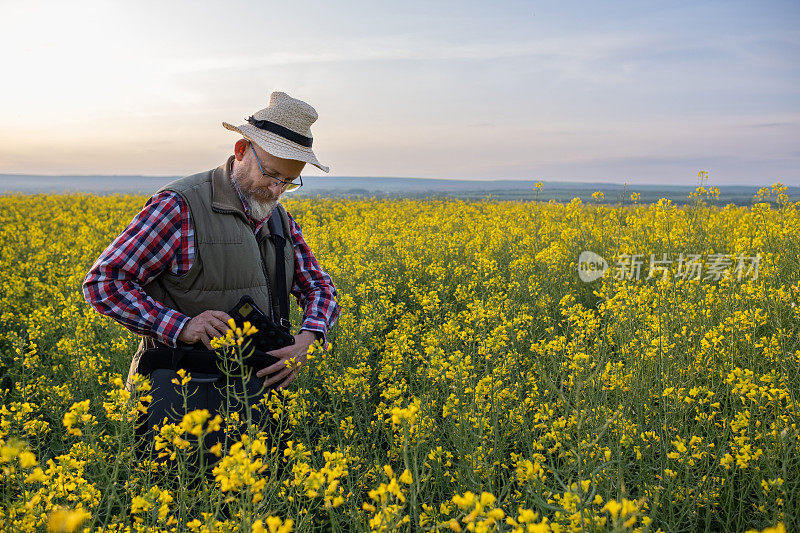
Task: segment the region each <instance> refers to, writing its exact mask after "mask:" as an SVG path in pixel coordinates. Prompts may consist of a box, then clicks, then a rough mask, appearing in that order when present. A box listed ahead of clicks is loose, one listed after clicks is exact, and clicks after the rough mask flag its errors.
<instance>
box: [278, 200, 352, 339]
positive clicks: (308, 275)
mask: <svg viewBox="0 0 800 533" xmlns="http://www.w3.org/2000/svg"><path fill="white" fill-rule="evenodd" d="M287 215H289V230H290V233H291V237H292V243H293V245H294V259H295V269H294V283H293V284H292V290H291V293H292V294H293V295H294V296H295V298H297V304H298V305H299V306H300V308H301V309H303V322H302V324H301V325H300V329H301V330H308V331H313V332H318V333H321V334H322V337H323V344H325V343H326V342H327V333H328V330H329V329H330V328H331V327H333V324H334V323H335V322H336V319H337V318H338V317H339V304H337V303H336V287H334V286H333V280H331V277H330V276H329V275H328V274H327V273H326V272H325V271H324V270H322V267H321V266H320V264H319V262H318V261H317V258H316V257H314V254H313V253H312V252H311V248H309V246H308V244H306V241H305V238H303V232H302V231H301V230H300V226H298V225H297V222H295V221H294V219H293V218H292V215H291V214H289V213H288V212H287Z"/></svg>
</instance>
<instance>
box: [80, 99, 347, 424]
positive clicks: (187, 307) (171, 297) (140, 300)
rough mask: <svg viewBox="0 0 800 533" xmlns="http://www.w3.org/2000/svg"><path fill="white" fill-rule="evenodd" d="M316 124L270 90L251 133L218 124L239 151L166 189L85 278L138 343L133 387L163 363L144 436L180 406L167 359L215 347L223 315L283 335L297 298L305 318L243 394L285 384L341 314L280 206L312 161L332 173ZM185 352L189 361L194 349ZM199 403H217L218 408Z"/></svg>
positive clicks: (94, 297) (303, 106)
mask: <svg viewBox="0 0 800 533" xmlns="http://www.w3.org/2000/svg"><path fill="white" fill-rule="evenodd" d="M316 119H317V112H316V111H315V110H314V108H313V107H311V106H310V105H308V104H307V103H305V102H303V101H301V100H297V99H295V98H292V97H290V96H288V95H287V94H285V93H282V92H274V93H272V95H271V96H270V101H269V105H268V106H267V107H266V108H264V109H262V110H260V111H258V112H257V113H255V114H254V115H253V116H251V117H250V118H248V119H247V123H246V124H242V125H241V126H238V127H237V126H233V125H231V124H228V123H226V122H223V126H224V127H225V128H226V129H228V130H231V131H235V132H237V133H239V134H240V135H242V137H243V138H242V139H240V140H239V141H237V142H236V144H235V145H234V154H233V155H232V156H230V157H229V158H228V160H227V161H226V162H225V163H224V164H223V165H221V166H220V167H218V168H216V169H213V170H209V171H207V172H202V173H200V174H195V175H192V176H188V177H185V178H181V179H179V180H176V181H174V182H172V183H170V184H168V185H166V186H165V187H163V188H162V189H161V190H160V191H159V192H158V193H156V194H155V195H154V196H153V197H151V198H150V200H149V201H148V202H147V204H146V205H145V207H144V208H143V209H142V211H141V212H140V213H139V214H138V215H136V217H135V218H134V219H133V221H132V222H131V223H130V224H129V225H128V227H127V228H126V229H125V230H124V231H123V232H122V234H120V235H119V237H117V238H116V239H115V240H114V242H112V243H111V245H110V246H109V247H108V248H107V249H106V250H105V251H104V252H103V253H102V254H101V255H100V257H99V258H98V260H97V261H96V262H95V264H94V265H93V266H92V269H91V270H90V271H89V273H88V275H87V276H86V279H85V280H84V283H83V293H84V297H85V298H86V300H87V301H88V302H89V303H90V304H91V305H92V306H93V307H94V308H95V309H96V310H97V311H98V312H100V313H102V314H104V315H108V316H110V317H112V318H114V319H115V320H117V321H118V322H120V323H121V324H122V325H123V326H125V327H126V328H128V329H129V330H131V331H133V332H135V333H137V334H139V335H141V336H142V341H141V343H140V346H139V349H138V350H137V352H136V354H135V355H134V357H133V361H132V363H131V368H130V372H129V375H128V386H130V384H131V377H132V376H133V374H135V373H136V372H137V371H139V370H140V363H141V362H142V355H143V354H145V355H152V354H154V353H155V354H158V357H157V358H156V363H157V364H156V368H157V369H156V370H154V371H152V372H148V373H150V377H151V379H152V382H153V396H154V400H153V404H157V403H158V401H157V399H158V398H159V394H158V393H159V392H160V397H161V400H162V403H161V405H160V406H156V409H155V413H156V414H158V415H159V416H158V417H155V416H154V415H153V413H151V415H150V418H151V420H149V421H148V423H147V426H148V429H152V426H153V424H154V423H160V422H161V418H162V416H161V415H167V416H168V415H169V411H170V409H173V408H175V407H176V406H177V405H180V404H179V403H178V402H177V401H176V400H175V398H174V393H173V397H170V392H169V391H168V390H167V389H170V387H171V386H170V384H171V381H172V379H173V377H174V376H176V374H175V372H174V371H175V370H176V369H175V368H169V367H170V362H169V361H171V359H169V353H170V350H173V351H174V350H176V349H178V348H179V347H182V349H183V350H186V348H187V347H188V346H189V345H195V346H200V347H202V346H201V345H200V343H202V345H204V346H205V347H206V348H209V349H210V348H211V343H210V341H211V339H212V338H213V337H218V336H222V335H224V334H225V333H226V331H227V330H228V323H227V321H228V319H229V318H230V317H229V316H228V314H227V311H229V310H230V309H232V308H234V306H236V305H237V303H238V302H239V301H240V299H241V298H242V297H243V296H249V297H251V298H252V299H253V301H254V303H255V304H256V305H257V306H258V308H260V309H261V310H262V311H263V312H264V314H265V315H266V316H268V317H271V318H272V319H273V321H274V322H275V323H277V324H279V325H280V326H282V327H283V328H284V329H286V328H287V326H288V325H289V324H288V319H289V316H288V296H289V294H290V293H291V294H292V295H294V296H295V297H296V299H297V302H298V304H299V305H300V307H301V308H302V309H303V311H304V312H303V319H302V324H301V325H300V329H299V331H298V333H297V334H296V335H294V344H291V345H288V346H285V347H283V348H280V349H277V350H275V351H272V352H271V354H272V355H273V356H275V357H277V358H278V359H279V360H278V361H277V362H275V363H273V364H269V365H267V366H265V367H264V368H260V369H257V372H256V378H254V379H252V380H251V383H249V384H248V389H252V390H255V391H258V390H263V389H262V387H261V385H262V384H263V385H265V386H266V387H267V388H283V387H286V386H288V385H289V384H290V383H291V382H292V381H293V380H294V379H295V376H296V375H297V372H298V369H299V368H300V366H301V365H302V364H303V363H305V361H306V360H307V358H306V354H307V352H308V349H309V347H310V346H311V344H312V343H313V342H314V341H315V340H316V339H319V340H321V341H322V342H323V344H324V343H325V338H326V335H327V331H328V329H329V328H330V327H331V326H332V325H333V323H334V322H335V320H336V318H337V316H338V314H339V307H338V305H337V304H336V301H335V297H336V289H335V288H334V286H333V283H332V281H331V278H330V277H329V276H328V275H327V274H326V273H325V272H324V271H323V270H322V268H321V267H320V265H319V263H318V262H317V260H316V258H315V257H314V255H313V253H312V252H311V250H310V249H309V247H308V245H307V244H306V242H305V240H304V238H303V234H302V231H301V230H300V227H299V226H298V225H297V224H296V223H295V221H294V220H293V219H292V217H291V215H290V214H289V213H288V212H287V211H286V210H285V209H284V208H283V206H282V205H281V204H280V203H279V200H280V197H281V195H282V194H283V193H284V192H286V191H289V190H293V189H296V188H298V187H299V186H301V185H302V179H301V177H300V173H301V172H302V170H303V168H304V167H305V165H306V163H311V164H312V165H314V166H316V167H318V168H320V169H322V170H323V171H325V172H328V170H329V169H328V167H326V166H324V165H322V164H321V163H320V162H319V161H318V160H317V158H316V156H315V155H314V152H313V151H312V150H311V145H312V136H311V130H310V126H311V124H313V123H314V121H315V120H316ZM281 257H282V258H283V259H282V260H281ZM154 350H155V351H154ZM159 350H160V351H159ZM148 351H149V352H148ZM146 352H147V353H146ZM181 353H182V354H184V357H192V356H193V354H192V351H191V350H190V351H183V352H181ZM196 353H197V352H196ZM163 354H167V355H166V356H165V355H163ZM150 359H153V358H152V357H151V358H150ZM192 377H193V378H194V379H193V381H197V382H200V383H207V382H214V381H217V380H218V379H219V377H218V376H217V375H215V374H207V373H199V372H192ZM216 392H217V393H218V392H219V391H216ZM204 397H205V398H206V399H205V400H203V401H206V402H211V403H212V404H213V403H214V402H217V401H219V398H218V397H214V398H211V399H210V400H209V399H208V395H204ZM197 401H200V400H197ZM151 407H152V406H151ZM189 407H190V409H191V407H192V406H191V405H190V406H189ZM194 407H195V408H197V407H203V404H202V403H200V404H197V405H195V406H194ZM211 407H213V405H212V406H211ZM212 411H213V409H212ZM156 418H158V420H156Z"/></svg>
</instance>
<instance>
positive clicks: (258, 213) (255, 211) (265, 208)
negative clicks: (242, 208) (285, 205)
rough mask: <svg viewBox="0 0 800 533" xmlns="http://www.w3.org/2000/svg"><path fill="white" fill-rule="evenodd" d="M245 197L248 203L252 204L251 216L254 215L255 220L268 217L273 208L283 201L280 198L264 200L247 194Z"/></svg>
mask: <svg viewBox="0 0 800 533" xmlns="http://www.w3.org/2000/svg"><path fill="white" fill-rule="evenodd" d="M245 199H246V200H247V203H248V204H250V216H251V217H253V219H254V220H263V219H265V218H267V217H268V216H269V215H270V214H271V213H272V210H273V209H275V206H276V205H278V204H279V203H281V200H280V198H276V199H275V200H270V201H268V202H262V201H260V200H256V199H255V198H253V197H252V196H249V195H245Z"/></svg>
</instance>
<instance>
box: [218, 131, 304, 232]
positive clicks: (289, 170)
mask: <svg viewBox="0 0 800 533" xmlns="http://www.w3.org/2000/svg"><path fill="white" fill-rule="evenodd" d="M251 147H252V148H251ZM240 148H243V149H240ZM254 150H255V153H256V154H257V155H258V161H256V157H255V156H254V155H253V151H254ZM235 155H236V162H235V164H234V167H233V171H232V172H231V179H232V180H233V182H234V183H236V185H237V186H238V187H239V190H240V191H241V192H242V194H243V195H244V196H245V197H246V198H247V200H248V202H249V203H250V204H251V207H252V208H253V211H254V213H253V214H254V215H256V218H263V217H261V216H259V215H262V214H264V212H265V211H266V214H264V216H266V215H268V214H269V212H271V211H272V208H274V207H275V205H276V204H277V203H278V199H279V198H280V196H281V194H282V192H283V184H282V183H281V182H280V181H278V180H279V179H280V180H283V181H294V180H296V179H299V176H300V173H301V172H302V171H303V168H304V167H305V166H306V164H305V163H304V162H302V161H295V160H294V159H283V158H280V157H275V156H274V155H272V154H270V153H268V152H266V151H264V150H263V149H261V148H260V147H259V146H257V145H256V144H253V143H245V142H241V141H240V143H237V144H236V148H235ZM259 161H260V162H261V168H263V169H264V174H266V176H265V175H262V174H261V169H260V168H259ZM274 178H277V179H274Z"/></svg>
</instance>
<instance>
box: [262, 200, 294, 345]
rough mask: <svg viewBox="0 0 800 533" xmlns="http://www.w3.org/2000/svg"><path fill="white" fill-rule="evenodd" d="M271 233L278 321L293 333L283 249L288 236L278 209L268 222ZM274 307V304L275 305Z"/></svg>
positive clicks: (273, 212) (274, 210)
mask: <svg viewBox="0 0 800 533" xmlns="http://www.w3.org/2000/svg"><path fill="white" fill-rule="evenodd" d="M267 224H268V227H269V233H270V236H269V238H270V240H271V241H272V244H273V245H274V247H275V277H276V278H277V279H276V280H275V288H276V289H277V292H278V294H277V297H276V298H275V299H276V300H277V301H278V302H277V303H278V314H277V317H276V319H277V320H276V321H275V322H277V323H278V325H279V326H280V327H281V328H283V329H284V330H285V331H291V329H292V324H291V322H290V321H289V291H288V290H287V288H286V256H285V254H284V253H283V247H284V246H285V245H286V235H285V234H284V231H283V220H282V219H281V214H280V212H279V211H278V209H277V208H275V209H273V211H272V216H270V217H269V221H268V222H267ZM273 306H274V304H273Z"/></svg>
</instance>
